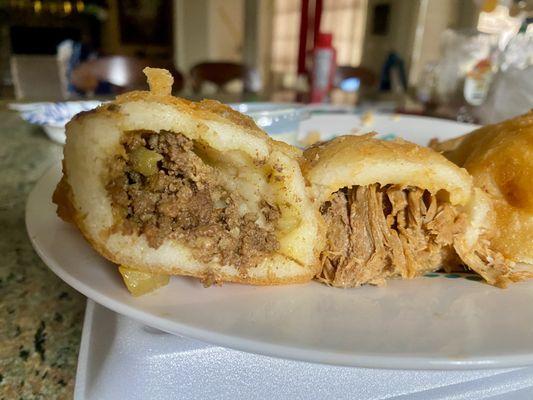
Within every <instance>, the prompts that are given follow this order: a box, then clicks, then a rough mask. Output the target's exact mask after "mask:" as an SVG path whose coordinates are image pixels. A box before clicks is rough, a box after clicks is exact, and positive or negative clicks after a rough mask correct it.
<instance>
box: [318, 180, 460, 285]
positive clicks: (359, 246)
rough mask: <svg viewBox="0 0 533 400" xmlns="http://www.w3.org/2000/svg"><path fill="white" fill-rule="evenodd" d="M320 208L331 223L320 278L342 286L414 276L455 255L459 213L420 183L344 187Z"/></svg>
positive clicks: (327, 223) (329, 223)
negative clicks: (406, 185) (417, 185)
mask: <svg viewBox="0 0 533 400" xmlns="http://www.w3.org/2000/svg"><path fill="white" fill-rule="evenodd" d="M321 212H322V214H323V216H324V218H325V221H326V225H327V244H326V250H324V251H323V252H322V254H321V263H322V266H323V269H322V273H321V275H320V277H319V279H320V280H322V281H324V282H326V283H328V284H331V285H333V286H340V287H353V286H359V285H362V284H365V283H373V284H380V283H383V282H384V280H385V279H386V278H388V277H392V276H402V277H404V278H409V277H414V276H417V275H419V274H422V273H424V272H427V271H429V270H434V269H435V267H436V266H439V265H441V263H443V262H445V261H446V260H448V259H451V258H453V257H454V252H453V250H452V245H453V238H454V235H455V234H456V233H457V232H458V230H459V229H460V226H461V218H459V217H458V215H457V212H456V211H455V209H454V208H453V207H452V206H451V205H450V204H449V203H447V202H440V201H438V200H437V198H436V197H435V196H432V195H431V194H430V193H429V192H428V191H424V190H422V189H419V188H416V187H407V188H401V187H398V186H396V185H386V186H384V187H381V186H380V185H378V184H374V185H369V186H353V187H351V188H344V189H342V190H339V191H338V192H336V193H335V194H334V195H333V198H332V199H331V201H328V202H326V203H325V204H324V205H323V206H322V208H321Z"/></svg>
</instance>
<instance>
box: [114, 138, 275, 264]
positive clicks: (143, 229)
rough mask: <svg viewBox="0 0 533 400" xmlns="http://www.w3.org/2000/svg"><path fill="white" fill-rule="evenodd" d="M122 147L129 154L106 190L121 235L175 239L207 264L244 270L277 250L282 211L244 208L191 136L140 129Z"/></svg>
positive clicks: (153, 241) (152, 242)
mask: <svg viewBox="0 0 533 400" xmlns="http://www.w3.org/2000/svg"><path fill="white" fill-rule="evenodd" d="M122 144H123V146H124V149H125V151H126V156H125V157H122V156H120V157H116V158H115V159H114V160H113V162H112V163H111V164H112V165H111V179H110V181H109V183H108V184H107V187H106V188H107V191H108V193H109V196H110V198H111V202H112V205H113V207H114V210H115V211H116V214H117V224H116V225H117V228H118V229H119V230H120V231H121V232H122V233H124V234H144V235H145V237H146V239H147V241H148V244H149V246H150V247H153V248H158V247H159V246H161V244H162V243H163V241H164V240H165V239H168V238H172V239H175V240H177V241H179V242H181V243H184V244H186V245H187V247H188V248H190V249H191V250H192V251H193V254H194V256H195V257H196V258H197V259H199V260H200V261H202V262H206V263H209V262H218V263H220V264H222V265H234V266H237V267H239V268H241V269H245V268H247V267H251V266H253V265H256V264H257V263H258V262H259V261H261V260H262V259H263V258H264V257H265V256H266V255H268V254H270V253H272V252H274V251H276V250H277V249H278V248H279V243H278V240H277V238H276V236H275V225H276V221H277V220H278V219H279V216H280V213H279V209H278V208H276V207H274V206H272V205H270V204H268V203H266V202H262V203H261V204H260V211H259V212H256V213H250V212H248V213H242V211H241V212H239V205H242V203H243V200H242V199H241V198H240V197H239V195H238V194H237V193H234V192H231V193H230V192H228V191H227V190H225V189H224V188H223V187H222V186H221V185H220V183H219V179H218V175H217V171H216V170H215V169H214V168H213V167H211V166H209V165H207V164H206V163H204V161H202V159H201V158H200V157H199V156H198V155H197V154H196V153H195V151H194V150H195V149H194V143H193V141H192V140H190V139H188V138H187V137H185V136H184V135H182V134H179V133H173V132H167V131H161V132H158V133H157V132H151V131H135V132H128V133H127V134H126V135H125V136H124V140H123V143H122Z"/></svg>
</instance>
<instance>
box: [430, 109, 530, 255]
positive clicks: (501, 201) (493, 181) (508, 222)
mask: <svg viewBox="0 0 533 400" xmlns="http://www.w3.org/2000/svg"><path fill="white" fill-rule="evenodd" d="M446 143H447V142H444V143H442V144H440V145H439V146H441V147H445V146H446ZM444 155H445V156H446V157H448V158H449V159H450V160H452V161H454V162H456V163H457V164H458V165H460V166H463V167H464V168H466V169H467V170H468V172H470V174H471V175H472V176H473V178H474V184H475V185H476V186H477V187H479V188H481V189H483V190H484V191H485V193H487V194H488V195H489V198H490V199H491V201H492V207H493V210H494V214H495V218H494V237H493V238H492V245H493V247H494V249H496V250H498V251H499V252H501V253H502V254H503V255H504V256H506V257H507V258H509V259H511V260H513V261H519V262H526V263H529V264H533V242H532V238H533V187H532V183H533V110H532V111H530V112H529V113H527V114H524V115H521V116H519V117H516V118H513V119H510V120H507V121H504V122H502V123H499V124H494V125H487V126H485V127H483V128H480V129H477V130H475V131H473V132H471V133H470V134H468V135H466V136H463V137H462V140H460V142H459V143H458V144H457V145H456V147H455V148H454V149H453V150H451V151H447V152H445V153H444Z"/></svg>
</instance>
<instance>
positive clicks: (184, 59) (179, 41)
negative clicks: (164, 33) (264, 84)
mask: <svg viewBox="0 0 533 400" xmlns="http://www.w3.org/2000/svg"><path fill="white" fill-rule="evenodd" d="M243 31H244V0H174V63H175V64H176V66H177V67H178V68H179V69H180V70H181V71H183V72H188V71H189V70H190V68H191V67H192V66H194V65H195V64H197V63H199V62H203V61H209V60H224V61H237V62H239V61H242V43H243V37H244V34H243Z"/></svg>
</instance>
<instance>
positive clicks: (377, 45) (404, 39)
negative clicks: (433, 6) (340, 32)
mask: <svg viewBox="0 0 533 400" xmlns="http://www.w3.org/2000/svg"><path fill="white" fill-rule="evenodd" d="M386 3H388V4H390V6H391V10H390V14H389V30H388V33H387V34H386V35H373V34H372V33H371V32H372V26H373V24H372V19H373V15H374V6H376V5H378V4H386ZM419 6H420V0H388V1H384V0H368V5H367V7H368V8H367V16H368V17H367V18H368V19H367V24H366V29H365V39H364V45H363V55H362V57H361V65H362V66H364V67H367V68H369V69H370V70H372V71H374V73H376V74H377V75H378V76H379V74H380V72H381V67H382V66H383V63H384V62H385V58H386V57H387V55H388V53H389V52H390V51H395V52H396V53H398V54H399V55H400V57H402V59H403V60H404V62H405V67H406V71H409V67H410V64H411V54H412V51H413V45H414V38H415V32H416V22H417V19H418V10H419Z"/></svg>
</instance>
